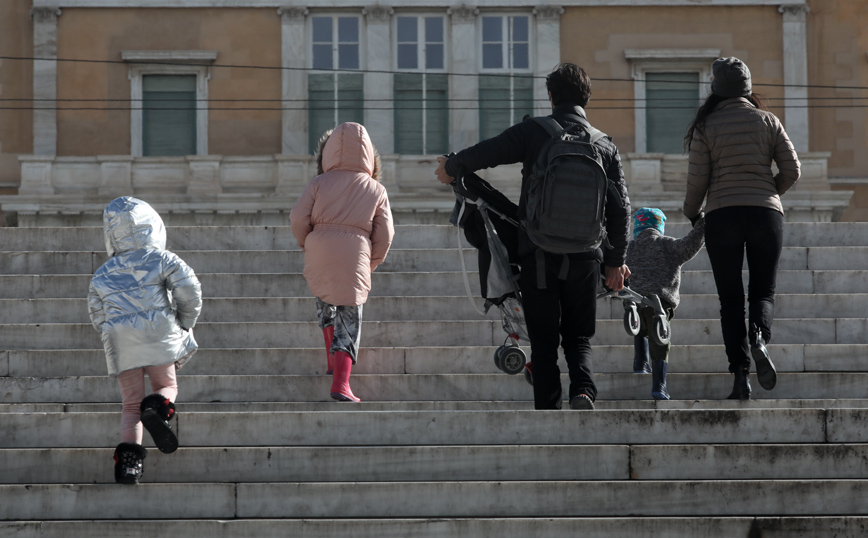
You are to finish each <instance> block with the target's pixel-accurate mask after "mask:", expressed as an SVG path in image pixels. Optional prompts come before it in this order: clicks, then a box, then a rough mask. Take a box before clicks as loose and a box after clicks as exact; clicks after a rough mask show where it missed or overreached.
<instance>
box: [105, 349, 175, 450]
mask: <svg viewBox="0 0 868 538" xmlns="http://www.w3.org/2000/svg"><path fill="white" fill-rule="evenodd" d="M146 373H147V374H148V379H150V380H151V391H152V392H157V393H159V394H162V395H163V396H165V397H166V398H168V399H170V400H172V401H173V402H174V401H175V398H176V397H177V396H178V380H177V379H176V378H175V363H173V362H172V363H169V364H163V365H161V366H145V367H144V368H135V369H133V370H127V371H125V372H121V373H120V374H118V384H119V385H120V386H121V398H123V402H124V409H123V414H122V415H121V441H123V442H124V443H136V444H139V445H140V444H142V421H141V416H142V411H141V409H140V406H141V404H142V400H144V399H145V374H146Z"/></svg>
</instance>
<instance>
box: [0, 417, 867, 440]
mask: <svg viewBox="0 0 868 538" xmlns="http://www.w3.org/2000/svg"><path fill="white" fill-rule="evenodd" d="M120 416H121V414H120V412H119V411H118V412H115V413H87V412H85V413H8V414H5V415H3V417H2V418H3V422H4V427H5V430H6V434H5V436H4V448H89V447H104V446H106V443H107V440H109V439H115V438H116V437H117V435H118V427H119V425H120ZM866 418H868V409H808V408H806V409H789V408H782V409H778V408H766V409H719V410H708V409H666V410H642V409H624V410H602V411H594V412H578V411H569V410H563V411H535V410H505V411H492V410H487V411H472V410H469V411H458V410H448V411H355V412H349V413H347V412H342V411H339V410H336V411H314V412H276V411H274V412H261V413H246V412H234V413H232V412H230V413H219V412H214V413H195V412H183V411H179V412H178V417H177V419H176V420H177V423H175V422H174V421H173V425H174V427H176V428H177V432H178V438H179V440H180V442H181V444H182V446H187V447H218V448H225V447H233V446H321V445H322V446H353V447H355V446H362V445H370V446H394V445H407V446H417V445H426V446H427V445H436V446H440V445H521V444H526V443H527V442H531V443H532V444H536V445H573V444H575V445H632V444H675V445H685V444H687V445H695V444H723V443H725V444H753V443H773V444H781V443H783V444H788V443H863V442H864V439H866V438H868V423H866Z"/></svg>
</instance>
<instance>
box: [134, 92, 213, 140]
mask: <svg viewBox="0 0 868 538" xmlns="http://www.w3.org/2000/svg"><path fill="white" fill-rule="evenodd" d="M142 109H143V110H142V154H143V155H145V156H160V157H168V156H181V155H195V154H196V76H195V75H145V76H143V77H142ZM203 134H204V133H203Z"/></svg>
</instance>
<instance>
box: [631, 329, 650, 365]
mask: <svg viewBox="0 0 868 538" xmlns="http://www.w3.org/2000/svg"><path fill="white" fill-rule="evenodd" d="M633 373H634V374H650V373H651V364H649V362H648V339H647V338H645V337H644V336H634V337H633Z"/></svg>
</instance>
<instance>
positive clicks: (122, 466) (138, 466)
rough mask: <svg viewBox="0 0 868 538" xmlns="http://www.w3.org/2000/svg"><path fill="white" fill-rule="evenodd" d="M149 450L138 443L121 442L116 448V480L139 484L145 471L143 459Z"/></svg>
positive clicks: (120, 482)
mask: <svg viewBox="0 0 868 538" xmlns="http://www.w3.org/2000/svg"><path fill="white" fill-rule="evenodd" d="M147 456H148V451H147V450H146V449H145V447H143V446H142V445H137V444H136V443H121V444H119V445H118V446H117V448H115V454H114V460H115V482H117V483H118V484H138V483H139V480H140V479H141V478H142V474H143V473H144V463H143V460H144V459H145V458H146V457H147Z"/></svg>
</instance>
